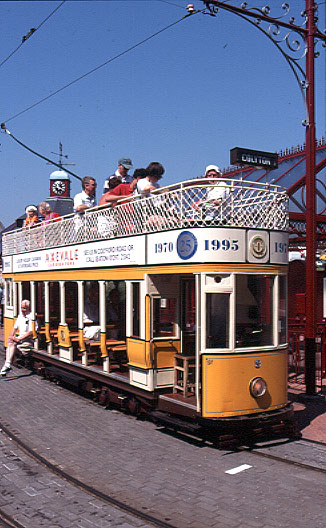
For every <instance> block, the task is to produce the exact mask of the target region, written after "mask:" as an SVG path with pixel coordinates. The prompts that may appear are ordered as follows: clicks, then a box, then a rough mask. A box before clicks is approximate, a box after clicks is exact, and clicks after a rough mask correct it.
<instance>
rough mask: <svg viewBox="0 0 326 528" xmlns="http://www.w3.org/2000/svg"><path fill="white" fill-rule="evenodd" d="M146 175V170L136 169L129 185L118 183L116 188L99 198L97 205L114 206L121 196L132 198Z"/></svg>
mask: <svg viewBox="0 0 326 528" xmlns="http://www.w3.org/2000/svg"><path fill="white" fill-rule="evenodd" d="M147 175H148V172H147V170H146V169H136V170H135V172H134V174H133V176H132V178H133V179H132V182H131V183H120V185H118V186H117V187H115V188H114V189H112V190H110V191H109V192H106V193H104V194H103V195H102V196H101V199H100V201H99V205H105V204H110V203H111V204H114V203H116V202H117V201H118V200H119V199H120V198H122V197H123V196H132V195H133V194H134V192H135V189H136V186H137V183H138V181H139V180H140V179H142V178H145V177H146V176H147Z"/></svg>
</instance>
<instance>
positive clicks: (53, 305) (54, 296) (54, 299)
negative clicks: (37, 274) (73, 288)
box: [49, 282, 60, 329]
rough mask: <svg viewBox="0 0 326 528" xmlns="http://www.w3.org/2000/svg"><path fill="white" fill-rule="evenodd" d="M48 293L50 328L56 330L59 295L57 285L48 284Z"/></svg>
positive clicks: (58, 313) (58, 315) (55, 283)
mask: <svg viewBox="0 0 326 528" xmlns="http://www.w3.org/2000/svg"><path fill="white" fill-rule="evenodd" d="M49 291H50V328H51V329H56V328H58V324H59V320H60V293H59V283H58V282H50V284H49Z"/></svg>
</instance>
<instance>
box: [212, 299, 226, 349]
mask: <svg viewBox="0 0 326 528" xmlns="http://www.w3.org/2000/svg"><path fill="white" fill-rule="evenodd" d="M229 299H230V295H229V294H228V293H208V294H207V299H206V348H229Z"/></svg>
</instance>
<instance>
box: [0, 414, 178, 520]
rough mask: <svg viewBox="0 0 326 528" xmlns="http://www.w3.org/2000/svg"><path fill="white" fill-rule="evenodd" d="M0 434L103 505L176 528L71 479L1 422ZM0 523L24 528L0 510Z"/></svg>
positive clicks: (79, 481) (77, 480) (66, 473)
mask: <svg viewBox="0 0 326 528" xmlns="http://www.w3.org/2000/svg"><path fill="white" fill-rule="evenodd" d="M0 433H3V434H5V435H6V436H7V437H8V438H9V439H10V440H11V441H12V442H14V443H15V444H16V445H17V446H18V447H19V448H20V449H21V450H22V451H23V452H25V453H26V454H27V455H28V456H30V457H31V458H32V459H34V460H35V461H36V462H38V463H39V464H41V465H42V466H44V467H46V468H47V469H48V470H50V471H51V472H52V473H54V474H55V475H57V476H59V477H60V478H62V479H64V480H65V481H66V482H67V483H69V484H71V485H73V486H75V487H76V488H78V489H79V490H81V491H83V492H85V493H88V494H89V495H92V496H94V497H96V498H97V499H100V500H102V501H103V502H104V503H106V504H108V505H110V506H113V507H114V508H117V509H119V510H121V511H123V512H124V513H127V514H129V515H133V516H135V517H137V518H139V519H141V520H143V521H146V522H147V523H149V524H152V525H153V526H154V527H159V528H178V527H177V526H176V525H174V524H171V523H169V522H168V521H167V520H161V519H158V518H156V517H154V516H153V515H151V514H148V513H145V512H143V511H141V510H139V509H137V508H135V507H134V506H130V505H128V504H125V503H123V502H122V501H119V500H118V499H116V498H114V497H111V496H110V495H108V494H106V493H103V492H102V491H100V490H98V489H96V488H94V487H93V486H90V485H89V484H86V483H85V482H82V481H81V480H79V479H77V478H75V477H73V476H72V475H70V474H69V473H68V472H66V471H64V470H62V469H61V468H59V467H58V466H57V465H56V464H53V463H52V462H50V461H49V460H47V459H46V458H45V457H43V456H42V455H40V454H38V453H36V452H35V451H34V449H32V448H31V447H30V446H29V445H28V444H27V443H26V442H24V441H23V440H21V439H20V438H19V437H18V436H17V435H16V434H15V433H13V432H12V431H10V429H9V428H8V427H7V426H5V425H3V424H2V423H1V422H0ZM1 523H3V526H4V528H26V527H24V526H23V525H21V524H20V523H18V522H17V521H16V520H15V519H14V518H13V517H11V516H9V515H7V514H5V513H4V512H3V511H2V510H1V508H0V528H1V527H2V524H1Z"/></svg>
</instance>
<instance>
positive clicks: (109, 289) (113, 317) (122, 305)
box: [106, 281, 126, 339]
mask: <svg viewBox="0 0 326 528" xmlns="http://www.w3.org/2000/svg"><path fill="white" fill-rule="evenodd" d="M106 284H107V286H106V322H107V324H108V325H109V326H110V329H109V336H110V337H111V338H113V339H119V338H120V339H125V335H126V283H125V281H108V282H107V283H106Z"/></svg>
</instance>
